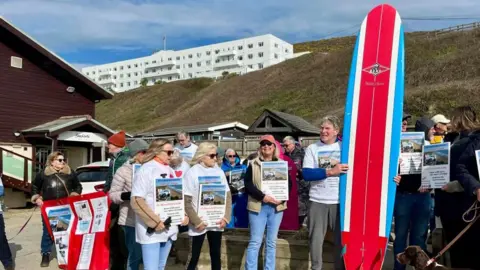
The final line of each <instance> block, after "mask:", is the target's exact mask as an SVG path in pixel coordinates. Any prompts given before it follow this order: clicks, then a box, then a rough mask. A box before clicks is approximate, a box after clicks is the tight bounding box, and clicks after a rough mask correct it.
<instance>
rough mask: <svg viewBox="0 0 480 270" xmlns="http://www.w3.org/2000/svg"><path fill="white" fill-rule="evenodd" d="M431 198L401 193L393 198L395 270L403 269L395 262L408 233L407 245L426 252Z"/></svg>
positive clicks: (427, 194) (405, 242)
mask: <svg viewBox="0 0 480 270" xmlns="http://www.w3.org/2000/svg"><path fill="white" fill-rule="evenodd" d="M430 205H431V197H430V193H401V192H397V194H396V196H395V210H394V217H395V242H394V243H393V253H394V260H395V267H394V269H395V270H403V269H405V265H401V264H400V263H398V262H397V260H396V256H397V254H398V253H401V252H403V251H404V250H405V248H406V247H407V237H408V233H409V232H410V239H409V241H408V245H413V246H420V247H421V248H422V249H423V250H426V249H427V247H426V241H427V239H426V234H425V231H426V230H427V228H428V225H429V221H430V211H431V208H430Z"/></svg>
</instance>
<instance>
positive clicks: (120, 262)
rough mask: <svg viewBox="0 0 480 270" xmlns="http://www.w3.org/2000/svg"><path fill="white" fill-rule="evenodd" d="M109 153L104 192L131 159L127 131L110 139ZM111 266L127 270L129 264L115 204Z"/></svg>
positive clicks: (117, 206) (114, 204)
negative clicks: (118, 171) (127, 143)
mask: <svg viewBox="0 0 480 270" xmlns="http://www.w3.org/2000/svg"><path fill="white" fill-rule="evenodd" d="M108 153H109V154H110V164H109V166H108V174H107V179H106V181H105V187H104V188H103V191H104V192H105V193H108V192H109V191H110V188H111V185H112V180H113V176H114V175H115V173H116V172H117V170H118V169H119V168H120V167H122V166H123V164H125V162H127V161H128V159H129V158H130V154H129V151H128V148H127V147H126V138H125V131H123V130H122V131H120V132H118V133H115V134H113V135H112V136H110V137H109V138H108ZM110 213H111V215H110V218H111V222H110V226H111V228H110V235H112V237H110V264H111V269H125V266H126V264H127V253H128V251H127V247H126V246H125V241H124V234H123V232H122V230H121V228H120V227H119V226H118V224H117V221H118V218H119V214H120V206H119V205H118V204H116V203H115V202H113V203H111V204H110Z"/></svg>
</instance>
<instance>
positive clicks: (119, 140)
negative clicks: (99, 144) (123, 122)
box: [108, 130, 127, 147]
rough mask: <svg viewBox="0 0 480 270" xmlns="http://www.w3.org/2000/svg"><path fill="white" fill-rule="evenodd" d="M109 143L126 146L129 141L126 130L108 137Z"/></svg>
mask: <svg viewBox="0 0 480 270" xmlns="http://www.w3.org/2000/svg"><path fill="white" fill-rule="evenodd" d="M108 143H110V144H113V145H115V146H117V147H125V145H126V144H127V141H126V139H125V131H123V130H122V131H120V132H118V133H116V134H113V135H112V136H110V138H108Z"/></svg>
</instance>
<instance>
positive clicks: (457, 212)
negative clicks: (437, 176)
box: [435, 106, 478, 268]
mask: <svg viewBox="0 0 480 270" xmlns="http://www.w3.org/2000/svg"><path fill="white" fill-rule="evenodd" d="M451 118H452V120H451V124H452V132H450V133H448V134H447V136H445V139H444V140H445V142H450V143H451V147H450V172H451V173H450V183H449V184H447V185H446V186H444V187H443V188H442V189H436V190H435V216H438V217H440V221H441V222H442V226H443V231H444V235H445V238H446V241H447V242H450V241H452V240H453V239H454V238H455V237H456V236H457V235H458V233H460V232H461V231H462V230H463V228H464V227H465V225H466V223H465V222H464V221H463V218H462V216H463V213H464V212H465V211H466V210H467V209H468V208H469V207H470V205H471V202H470V201H469V200H468V199H466V198H465V194H463V192H462V191H461V190H458V188H459V182H458V180H457V177H456V175H455V169H456V166H457V164H458V162H459V160H460V156H461V155H462V153H463V152H464V150H465V148H466V147H467V144H468V142H469V135H471V134H472V131H474V130H475V128H476V127H477V126H478V121H477V116H476V113H475V112H474V111H473V109H472V108H471V107H470V106H463V107H458V108H456V109H455V110H454V111H453V113H452V117H451ZM458 191H460V192H458ZM467 246H468V239H467V238H466V237H461V238H460V239H459V240H458V241H457V242H456V243H455V245H453V246H452V247H451V248H450V249H449V252H450V263H451V267H454V268H464V267H467V265H466V264H465V263H464V262H468V258H466V257H465V256H467V254H466V253H465V252H464V250H465V249H467V248H468V247H467Z"/></svg>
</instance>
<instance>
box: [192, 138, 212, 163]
mask: <svg viewBox="0 0 480 270" xmlns="http://www.w3.org/2000/svg"><path fill="white" fill-rule="evenodd" d="M211 150H215V151H217V146H216V145H215V144H213V143H209V142H203V143H201V144H199V145H198V148H197V152H195V155H194V156H193V158H192V162H191V164H198V163H200V161H201V159H202V158H203V157H204V156H206V155H208V152H210V151H211Z"/></svg>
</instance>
